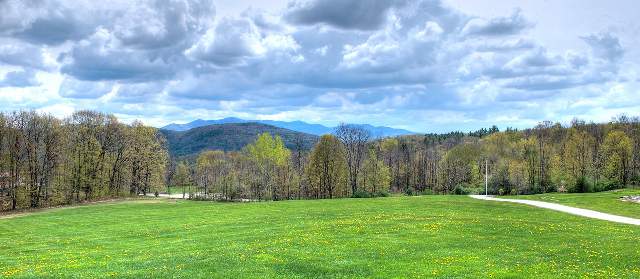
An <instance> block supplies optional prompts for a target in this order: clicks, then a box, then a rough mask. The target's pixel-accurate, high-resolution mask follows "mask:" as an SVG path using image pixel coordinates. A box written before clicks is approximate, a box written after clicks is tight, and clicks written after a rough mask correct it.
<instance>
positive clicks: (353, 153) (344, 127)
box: [335, 123, 371, 194]
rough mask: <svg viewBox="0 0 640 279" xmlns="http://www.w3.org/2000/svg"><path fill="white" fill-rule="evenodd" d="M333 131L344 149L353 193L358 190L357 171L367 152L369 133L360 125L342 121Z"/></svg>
mask: <svg viewBox="0 0 640 279" xmlns="http://www.w3.org/2000/svg"><path fill="white" fill-rule="evenodd" d="M335 133H336V137H338V139H340V141H341V142H342V144H344V147H345V150H346V155H347V167H348V170H349V185H351V194H355V193H356V192H357V191H358V173H359V171H360V167H361V166H362V161H363V159H364V157H365V155H366V152H367V142H368V141H369V139H370V138H371V133H370V132H369V131H367V130H365V129H364V128H362V127H359V126H356V125H352V124H344V123H342V124H340V125H339V126H338V128H336V132H335Z"/></svg>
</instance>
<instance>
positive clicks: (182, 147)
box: [160, 123, 318, 159]
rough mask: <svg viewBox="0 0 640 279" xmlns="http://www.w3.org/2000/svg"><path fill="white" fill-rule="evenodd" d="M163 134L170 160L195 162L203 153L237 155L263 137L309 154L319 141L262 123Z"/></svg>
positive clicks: (219, 126) (237, 124) (165, 132)
mask: <svg viewBox="0 0 640 279" xmlns="http://www.w3.org/2000/svg"><path fill="white" fill-rule="evenodd" d="M160 131H161V132H162V134H164V136H165V137H166V138H167V143H168V147H169V153H170V154H171V156H173V157H175V158H179V159H184V158H195V157H196V156H197V155H198V153H199V152H201V151H204V150H223V151H238V150H240V149H242V148H243V147H244V146H245V145H247V144H249V143H251V142H252V141H254V140H255V139H256V138H257V137H258V135H260V134H262V133H269V134H271V135H277V136H279V137H281V138H282V140H283V141H284V144H285V146H286V147H287V148H289V149H295V148H298V147H297V146H298V145H299V146H300V147H299V148H301V149H304V150H309V149H311V148H312V147H313V145H314V144H315V143H316V141H317V140H318V137H317V136H315V135H310V134H305V133H300V132H295V131H291V130H287V129H283V128H278V127H274V126H271V125H266V124H259V123H228V124H216V125H208V126H203V127H198V128H193V129H190V130H187V131H183V132H178V131H170V130H160Z"/></svg>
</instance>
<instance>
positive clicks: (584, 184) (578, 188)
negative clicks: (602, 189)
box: [571, 176, 593, 193]
mask: <svg viewBox="0 0 640 279" xmlns="http://www.w3.org/2000/svg"><path fill="white" fill-rule="evenodd" d="M592 191H593V184H592V183H591V181H589V180H588V179H587V178H586V177H584V176H582V177H580V178H578V179H577V180H576V184H575V185H574V186H573V189H571V192H574V193H589V192H592Z"/></svg>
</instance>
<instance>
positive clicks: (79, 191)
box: [0, 111, 168, 210]
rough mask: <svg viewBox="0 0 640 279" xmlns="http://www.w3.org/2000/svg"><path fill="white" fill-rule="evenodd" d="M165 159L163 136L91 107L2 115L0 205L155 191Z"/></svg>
mask: <svg viewBox="0 0 640 279" xmlns="http://www.w3.org/2000/svg"><path fill="white" fill-rule="evenodd" d="M167 159H168V157H167V152H166V149H165V147H164V140H163V137H162V135H160V134H159V133H158V132H157V130H156V129H155V128H152V127H147V126H144V125H143V124H142V123H140V122H134V123H133V124H132V125H125V124H122V123H120V122H118V119H116V117H114V116H113V115H108V114H102V113H98V112H92V111H78V112H76V113H74V114H73V115H71V116H70V117H69V118H66V119H63V120H60V119H57V118H55V117H53V116H50V115H46V114H38V113H36V112H14V113H10V114H0V210H6V209H18V208H29V207H30V208H35V207H42V206H55V205H61V204H70V203H73V202H80V201H90V200H98V199H104V198H115V197H123V196H129V195H137V194H143V193H147V192H154V191H158V190H160V189H163V188H164V187H163V186H164V182H165V173H166V166H167Z"/></svg>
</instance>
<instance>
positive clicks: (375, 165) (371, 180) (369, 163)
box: [359, 148, 391, 194]
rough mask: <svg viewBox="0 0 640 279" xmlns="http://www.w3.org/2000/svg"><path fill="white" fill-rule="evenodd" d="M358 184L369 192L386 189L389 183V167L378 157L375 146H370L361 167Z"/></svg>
mask: <svg viewBox="0 0 640 279" xmlns="http://www.w3.org/2000/svg"><path fill="white" fill-rule="evenodd" d="M359 179H360V182H359V185H360V186H361V188H362V190H365V191H368V192H370V193H374V194H375V193H376V192H381V191H387V189H388V188H389V183H391V174H390V171H389V167H387V166H386V165H385V164H384V162H383V161H382V160H381V159H379V158H378V152H376V149H375V148H370V149H369V153H368V156H367V158H366V160H365V162H364V165H363V167H362V174H361V175H360V178H359Z"/></svg>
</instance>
